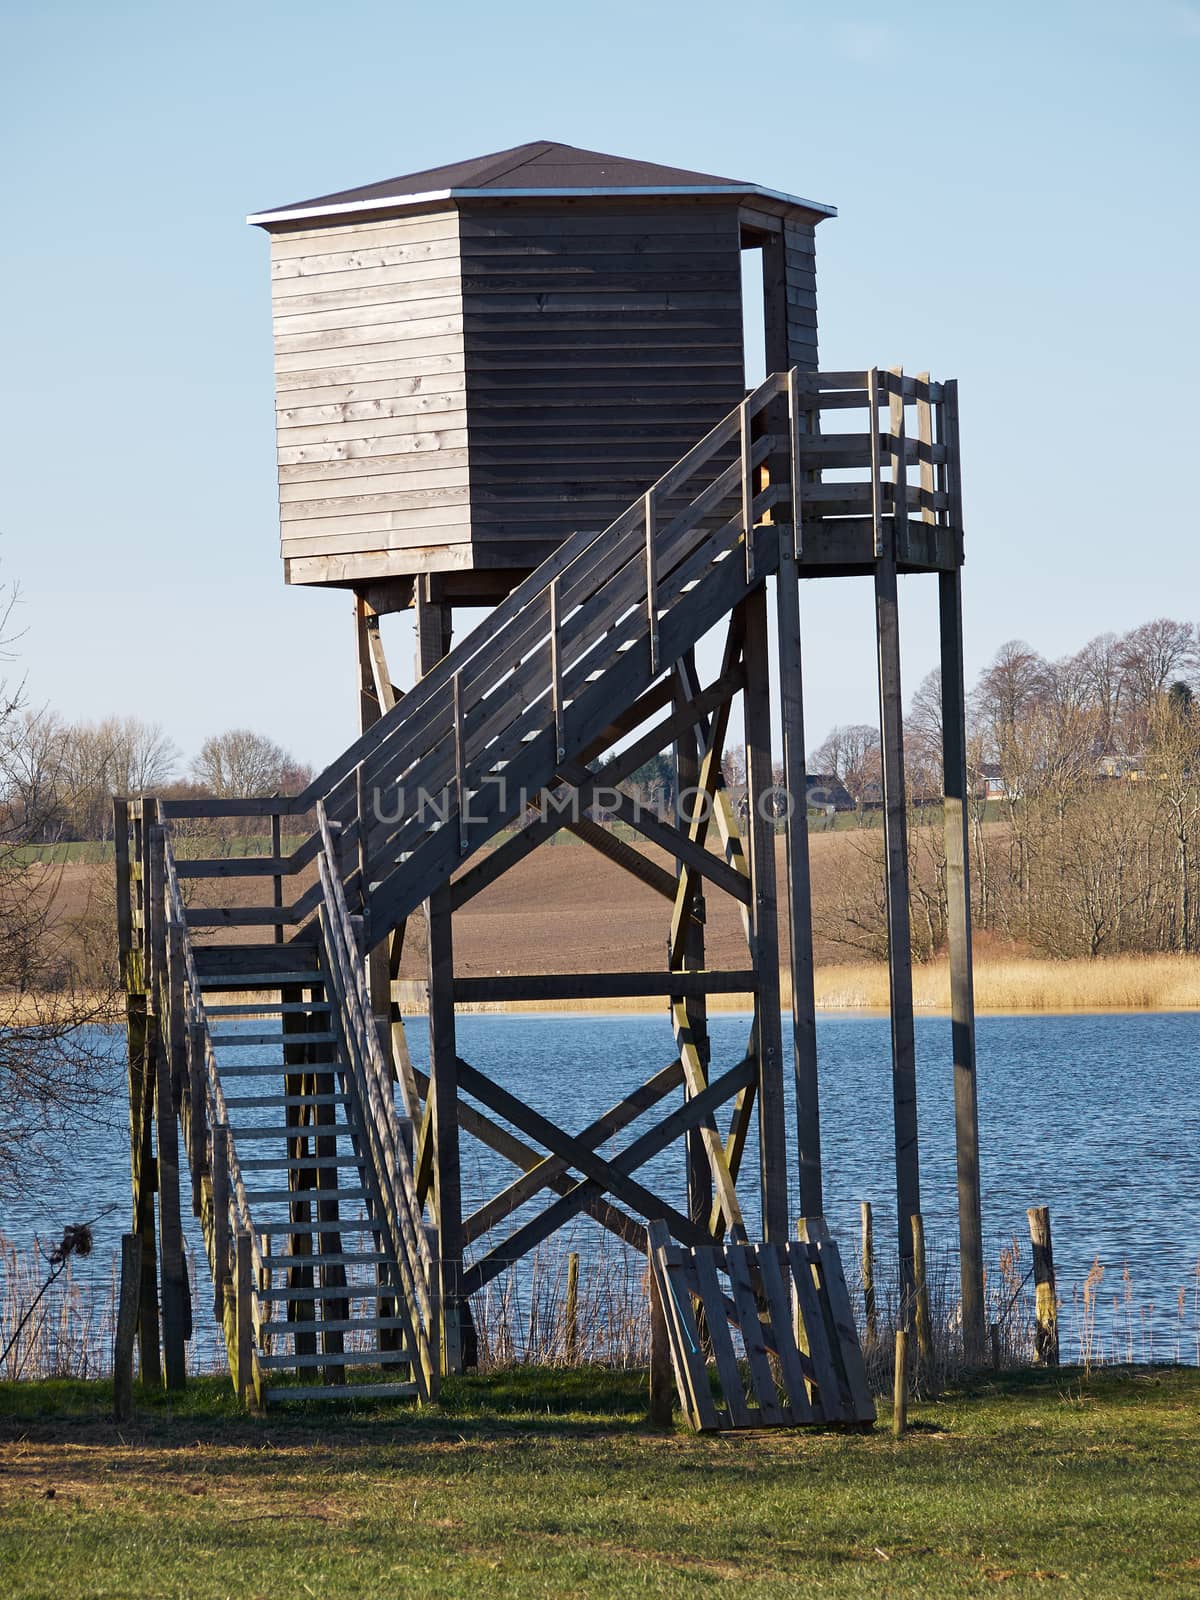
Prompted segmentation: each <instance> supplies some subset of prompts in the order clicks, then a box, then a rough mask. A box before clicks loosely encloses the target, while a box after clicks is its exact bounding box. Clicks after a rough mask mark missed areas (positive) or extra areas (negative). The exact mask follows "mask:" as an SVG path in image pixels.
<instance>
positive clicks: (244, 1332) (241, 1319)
mask: <svg viewBox="0 0 1200 1600" xmlns="http://www.w3.org/2000/svg"><path fill="white" fill-rule="evenodd" d="M233 1296H234V1318H235V1322H234V1325H235V1328H236V1330H237V1342H236V1351H237V1370H236V1372H235V1373H234V1377H233V1386H234V1388H235V1389H236V1390H237V1394H238V1398H239V1399H241V1400H245V1399H246V1398H247V1390H250V1391H251V1392H253V1388H254V1317H253V1310H252V1306H253V1297H254V1268H253V1265H252V1256H251V1251H250V1235H249V1233H248V1232H247V1231H246V1229H244V1228H239V1229H238V1232H237V1245H236V1250H235V1253H234V1267H233Z"/></svg>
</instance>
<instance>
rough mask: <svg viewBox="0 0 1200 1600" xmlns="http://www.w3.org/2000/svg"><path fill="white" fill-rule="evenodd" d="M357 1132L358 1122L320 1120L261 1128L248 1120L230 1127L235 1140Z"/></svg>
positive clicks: (328, 1135) (305, 1137)
mask: <svg viewBox="0 0 1200 1600" xmlns="http://www.w3.org/2000/svg"><path fill="white" fill-rule="evenodd" d="M357 1132H358V1124H357V1123H354V1124H350V1123H348V1122H319V1123H317V1122H306V1123H305V1124H304V1126H303V1127H301V1126H300V1125H299V1124H296V1126H295V1127H291V1128H289V1127H270V1128H260V1127H256V1126H255V1124H254V1123H252V1122H247V1123H244V1124H243V1123H238V1124H237V1126H236V1127H235V1126H233V1125H232V1124H231V1125H230V1128H229V1133H230V1136H231V1137H232V1138H233V1139H235V1140H237V1139H332V1138H333V1137H334V1136H335V1135H339V1136H340V1137H341V1138H343V1139H347V1138H349V1137H350V1135H351V1134H354V1133H357ZM280 1160H283V1157H282V1156H281V1157H280ZM242 1165H243V1166H248V1165H249V1163H248V1162H243V1163H242Z"/></svg>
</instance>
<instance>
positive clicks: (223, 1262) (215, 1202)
mask: <svg viewBox="0 0 1200 1600" xmlns="http://www.w3.org/2000/svg"><path fill="white" fill-rule="evenodd" d="M212 1163H213V1164H212V1206H213V1258H214V1259H213V1313H214V1315H215V1316H216V1318H217V1320H218V1321H220V1320H221V1319H222V1318H223V1317H224V1315H225V1288H226V1285H227V1283H228V1282H229V1129H228V1128H227V1127H226V1126H225V1124H224V1123H223V1122H219V1123H216V1124H214V1126H213V1131H212Z"/></svg>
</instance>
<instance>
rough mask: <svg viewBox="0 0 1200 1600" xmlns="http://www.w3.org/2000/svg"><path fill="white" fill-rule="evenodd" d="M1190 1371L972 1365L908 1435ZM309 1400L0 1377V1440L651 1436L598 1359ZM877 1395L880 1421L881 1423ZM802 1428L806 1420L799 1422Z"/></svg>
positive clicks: (1138, 1390) (1105, 1394) (1152, 1392)
mask: <svg viewBox="0 0 1200 1600" xmlns="http://www.w3.org/2000/svg"><path fill="white" fill-rule="evenodd" d="M1198 1384H1200V1379H1198V1375H1197V1373H1196V1372H1195V1370H1194V1369H1190V1368H1178V1367H1169V1366H1161V1367H1125V1368H1104V1369H1101V1370H1099V1371H1092V1372H1091V1373H1090V1374H1089V1373H1085V1372H1084V1371H1083V1369H1082V1368H1069V1367H1062V1368H1058V1369H1054V1370H1048V1369H1035V1370H1027V1371H1020V1372H1004V1373H990V1372H989V1373H983V1374H977V1375H975V1376H974V1377H972V1378H970V1379H968V1380H967V1381H966V1382H964V1383H962V1384H960V1385H958V1386H956V1387H955V1388H953V1389H951V1390H948V1391H947V1392H946V1393H945V1394H944V1395H943V1396H942V1398H941V1400H940V1401H939V1402H934V1403H922V1404H920V1405H919V1406H918V1407H916V1408H915V1409H917V1410H918V1411H919V1412H920V1413H921V1414H920V1415H919V1416H917V1417H914V1418H913V1419H912V1420H911V1421H910V1429H911V1431H913V1432H917V1433H939V1432H942V1431H944V1429H945V1427H946V1426H947V1425H948V1422H949V1418H950V1416H951V1413H952V1412H955V1411H962V1410H963V1408H966V1410H967V1411H968V1412H979V1413H985V1412H986V1413H988V1414H989V1416H997V1415H998V1414H1000V1415H1002V1414H1003V1413H1004V1412H1006V1411H1007V1410H1008V1406H1009V1405H1012V1406H1013V1408H1014V1411H1018V1410H1019V1411H1022V1412H1028V1410H1029V1408H1031V1407H1033V1408H1037V1407H1039V1406H1042V1405H1046V1406H1056V1405H1060V1404H1062V1403H1064V1402H1067V1403H1071V1402H1077V1403H1080V1404H1085V1403H1096V1402H1103V1403H1104V1404H1106V1405H1117V1406H1124V1405H1130V1406H1138V1405H1144V1404H1145V1403H1146V1402H1147V1401H1152V1400H1155V1399H1167V1398H1169V1397H1170V1396H1171V1394H1172V1392H1173V1391H1175V1390H1179V1391H1180V1392H1181V1393H1182V1392H1186V1393H1187V1394H1189V1395H1191V1396H1192V1397H1193V1398H1194V1396H1195V1394H1196V1390H1197V1386H1198ZM319 1394H320V1389H319V1387H317V1386H314V1398H313V1400H311V1401H303V1402H297V1403H293V1404H287V1405H279V1406H276V1407H273V1408H272V1409H271V1411H270V1412H269V1414H268V1415H266V1416H254V1415H251V1414H249V1413H247V1412H246V1411H245V1410H244V1409H243V1408H242V1407H241V1406H239V1405H238V1403H237V1402H236V1400H235V1399H234V1396H233V1391H232V1388H231V1386H230V1384H229V1380H228V1379H226V1378H194V1379H192V1380H191V1381H190V1382H189V1384H188V1387H187V1388H186V1389H185V1390H184V1391H183V1392H182V1393H177V1394H170V1395H168V1394H165V1393H164V1392H163V1391H161V1390H146V1389H143V1388H141V1387H140V1386H139V1387H138V1388H137V1389H136V1391H135V1414H134V1418H133V1420H132V1422H130V1423H128V1424H122V1425H121V1426H119V1427H118V1425H117V1424H115V1423H114V1422H113V1420H112V1384H111V1382H108V1381H93V1382H85V1381H82V1380H76V1379H50V1380H44V1381H40V1382H33V1383H0V1439H10V1440H11V1439H13V1438H16V1437H22V1436H24V1437H28V1438H35V1439H39V1440H42V1441H46V1442H59V1443H64V1444H66V1443H71V1442H81V1443H92V1444H97V1443H104V1442H113V1443H116V1442H121V1441H123V1442H130V1443H131V1442H133V1441H134V1440H140V1441H145V1442H147V1443H149V1442H153V1443H155V1444H158V1445H162V1446H167V1447H169V1446H171V1445H178V1444H180V1443H181V1442H182V1441H184V1440H185V1439H186V1440H188V1441H190V1440H196V1441H202V1442H205V1443H218V1442H219V1443H221V1444H223V1445H227V1446H229V1447H231V1448H234V1449H237V1448H246V1449H251V1450H253V1449H256V1448H260V1447H262V1446H263V1445H264V1444H269V1445H271V1446H272V1447H275V1448H288V1447H291V1446H305V1445H310V1446H311V1445H324V1446H330V1447H337V1446H338V1445H343V1444H344V1445H355V1446H358V1447H361V1446H363V1445H366V1444H378V1445H381V1446H384V1447H386V1448H393V1447H395V1446H398V1445H403V1444H405V1443H411V1444H414V1445H418V1444H421V1443H439V1442H441V1443H445V1442H461V1443H463V1444H472V1443H487V1442H489V1441H502V1440H505V1439H508V1440H514V1441H515V1440H519V1439H521V1438H522V1437H524V1438H529V1439H536V1438H538V1437H555V1438H558V1439H571V1438H578V1439H583V1438H589V1437H599V1436H615V1437H623V1436H624V1437H628V1436H635V1435H645V1436H647V1437H654V1436H656V1435H659V1436H661V1434H662V1430H661V1429H658V1428H655V1427H653V1426H652V1425H651V1423H650V1421H649V1418H648V1414H647V1408H646V1375H645V1373H644V1372H640V1371H614V1370H612V1369H610V1368H604V1367H583V1368H573V1369H566V1368H549V1367H517V1368H513V1369H510V1370H509V1371H506V1372H498V1373H490V1374H488V1375H487V1376H468V1377H462V1378H453V1379H449V1380H447V1381H446V1382H445V1383H444V1385H443V1388H442V1397H441V1401H440V1403H439V1404H438V1405H436V1406H430V1407H426V1408H421V1407H418V1406H415V1405H413V1404H412V1402H410V1401H397V1402H389V1401H386V1400H378V1399H373V1400H362V1401H357V1402H355V1401H338V1402H333V1403H331V1402H328V1401H322V1400H321V1399H319V1398H318V1396H319ZM888 1416H889V1413H888V1407H887V1403H886V1401H881V1402H879V1423H880V1428H879V1431H880V1432H881V1433H882V1432H883V1431H884V1430H885V1429H886V1425H887V1422H888ZM806 1431H807V1432H808V1434H809V1436H810V1437H812V1436H813V1431H812V1430H806Z"/></svg>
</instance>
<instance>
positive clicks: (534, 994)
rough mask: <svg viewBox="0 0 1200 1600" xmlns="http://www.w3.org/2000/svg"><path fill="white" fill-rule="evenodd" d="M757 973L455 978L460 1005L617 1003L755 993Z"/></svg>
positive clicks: (744, 971)
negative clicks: (644, 998) (658, 997)
mask: <svg viewBox="0 0 1200 1600" xmlns="http://www.w3.org/2000/svg"><path fill="white" fill-rule="evenodd" d="M757 986H758V974H757V973H756V972H755V971H754V969H753V968H751V967H747V968H744V969H742V970H740V971H734V972H717V971H712V972H692V971H688V972H682V971H681V972H541V973H527V974H523V975H517V976H512V977H496V978H456V979H455V980H454V999H455V1002H456V1003H457V1004H459V1005H465V1004H473V1005H474V1004H479V1003H487V1002H497V1001H505V1000H616V999H625V998H628V997H631V996H646V995H663V996H676V995H678V996H681V997H682V996H685V995H687V996H692V995H696V996H703V995H706V994H753V993H754V991H755V989H756V988H757Z"/></svg>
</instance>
